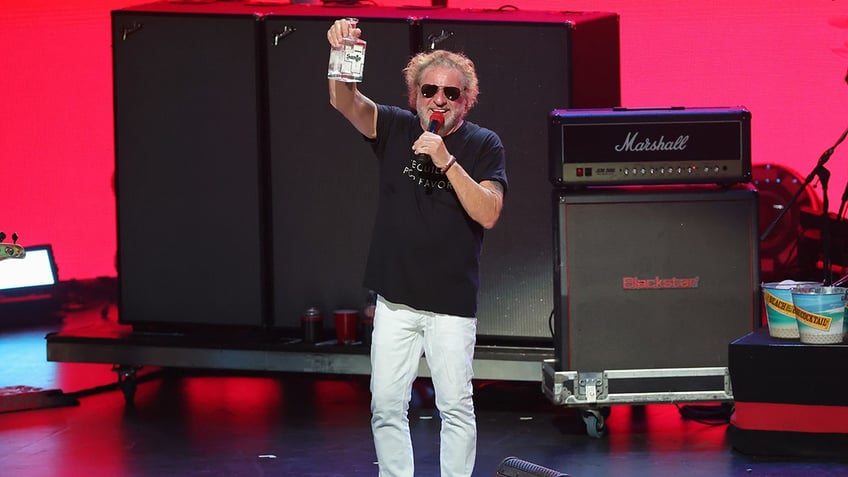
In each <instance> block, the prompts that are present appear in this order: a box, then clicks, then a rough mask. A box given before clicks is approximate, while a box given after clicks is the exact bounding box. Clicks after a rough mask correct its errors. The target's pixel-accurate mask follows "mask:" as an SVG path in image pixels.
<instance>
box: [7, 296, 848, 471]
mask: <svg viewBox="0 0 848 477" xmlns="http://www.w3.org/2000/svg"><path fill="white" fill-rule="evenodd" d="M100 312H101V307H97V306H93V307H90V308H87V309H80V310H75V311H73V312H70V313H67V314H66V315H65V316H64V318H62V319H61V321H58V320H57V322H55V323H41V324H38V325H35V324H33V325H32V326H25V327H20V326H19V327H16V328H8V329H1V330H0V356H2V357H3V360H2V364H0V390H2V393H0V409H2V408H3V404H4V402H5V403H7V404H8V403H10V402H11V403H14V404H15V405H16V406H18V407H23V408H26V407H27V406H26V405H25V404H29V405H30V407H29V408H27V409H19V410H15V411H6V412H0V469H2V474H3V475H27V476H31V477H40V476H63V477H64V476H78V475H79V476H82V475H85V476H110V477H122V476H138V477H154V476H155V477H162V476H171V475H173V476H177V475H178V476H193V475H197V476H200V475H204V476H207V475H210V476H235V475H244V476H252V475H256V476H260V475H297V476H299V477H306V476H321V477H333V476H345V477H348V476H374V475H376V472H377V471H376V466H375V464H374V461H375V457H374V451H373V447H372V445H371V435H370V429H369V424H368V421H369V412H368V399H369V393H368V377H367V375H338V374H324V373H295V372H288V371H245V370H206V369H193V368H159V367H144V368H142V369H141V370H139V371H138V385H137V391H136V393H135V396H134V400H133V403H134V406H133V407H132V408H127V407H126V406H125V399H124V397H123V395H122V393H121V391H120V389H119V388H118V386H117V385H116V373H115V371H113V370H112V365H111V364H105V363H103V364H99V363H68V362H49V361H47V359H46V339H45V338H46V336H47V335H48V334H50V333H55V332H67V331H68V330H75V329H79V328H81V327H87V326H94V325H96V324H97V323H98V322H100V321H101V320H104V319H106V320H109V319H112V318H111V317H109V316H108V314H107V317H106V318H103V317H101V313H100ZM476 384H477V386H476V390H475V402H476V405H477V414H478V428H479V442H478V456H477V467H476V470H475V473H474V476H475V477H478V476H479V477H484V476H492V475H494V473H495V469H496V468H497V466H498V464H499V463H500V462H501V461H502V460H503V459H504V458H506V457H509V456H516V457H518V458H520V459H522V460H525V461H528V462H532V463H534V464H537V465H541V466H543V467H547V468H549V469H553V470H556V471H559V472H562V473H568V474H570V475H572V476H574V477H577V476H604V475H615V476H621V475H627V476H649V475H650V476H656V475H684V474H685V475H687V477H695V476H711V477H713V476H717V475H721V476H730V475H754V476H766V475H768V476H778V475H779V476H791V475H803V476H805V477H815V476H826V475H845V474H846V473H848V462H821V461H818V462H814V461H805V460H803V459H765V458H758V457H754V456H746V455H742V454H739V453H737V452H735V451H733V450H732V449H731V447H730V444H729V442H728V438H727V429H728V427H727V425H726V424H715V423H703V422H698V421H696V420H693V419H684V418H683V417H682V416H681V413H680V410H679V409H678V407H676V406H675V405H669V404H662V405H646V406H629V405H621V406H613V408H612V412H611V415H610V417H609V419H608V421H607V426H608V433H607V435H606V436H604V437H602V438H593V437H589V436H587V435H586V429H585V425H584V423H583V421H582V420H581V419H580V417H579V415H578V412H577V411H576V410H574V409H571V408H564V407H562V406H556V405H553V404H551V403H550V402H548V401H547V399H546V398H545V397H544V396H543V395H542V393H541V390H540V384H539V383H538V382H536V383H534V382H525V381H520V382H516V381H503V380H485V379H481V380H478V381H477V383H476ZM22 403H23V404H22ZM7 407H8V406H7ZM410 424H411V427H412V433H413V440H414V445H415V450H416V466H417V475H421V476H436V475H438V430H439V419H438V412H437V410H436V409H435V408H434V406H433V402H432V390H431V388H430V386H429V382H428V380H427V379H426V378H424V379H421V380H419V383H418V384H417V385H416V392H415V393H414V398H413V402H412V405H411V410H410Z"/></svg>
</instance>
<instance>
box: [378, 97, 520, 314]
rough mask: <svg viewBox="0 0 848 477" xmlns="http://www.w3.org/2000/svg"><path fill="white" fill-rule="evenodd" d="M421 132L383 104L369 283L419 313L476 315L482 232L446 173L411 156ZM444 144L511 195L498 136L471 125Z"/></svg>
mask: <svg viewBox="0 0 848 477" xmlns="http://www.w3.org/2000/svg"><path fill="white" fill-rule="evenodd" d="M421 133H422V130H421V124H420V122H419V120H418V117H417V116H416V115H414V114H412V113H411V112H409V111H408V110H405V109H401V108H397V107H393V106H384V105H378V110H377V137H376V139H374V140H373V142H372V147H373V149H374V152H375V154H376V155H377V158H378V161H379V192H378V197H379V205H378V208H377V216H376V219H375V222H374V231H373V234H372V239H371V248H370V251H369V255H368V265H367V268H366V271H365V286H366V287H368V288H370V289H372V290H375V291H376V292H377V293H379V294H380V295H382V296H384V297H385V298H386V299H387V300H389V301H392V302H395V303H402V304H405V305H408V306H411V307H413V308H416V309H419V310H427V311H432V312H436V313H445V314H451V315H458V316H468V317H473V316H476V313H477V290H478V288H479V281H480V280H479V275H480V271H479V270H480V251H481V248H482V241H483V227H482V226H481V225H480V224H478V223H477V222H475V221H474V220H472V219H471V218H470V217H469V216H468V214H467V213H466V212H465V210H464V209H463V208H462V205H461V204H460V202H459V199H458V198H457V196H456V192H455V191H454V190H453V186H452V185H451V184H450V181H448V179H447V177H446V176H445V175H444V174H442V172H441V170H439V168H438V167H435V166H434V165H433V164H432V162H429V161H427V162H422V161H421V160H419V158H418V157H416V155H415V154H414V153H413V152H412V143H413V142H415V140H416V139H417V138H418V136H420V135H421ZM444 143H445V145H446V147H447V149H448V151H450V153H451V154H453V155H454V156H455V157H456V160H457V163H458V164H460V165H461V166H462V167H463V169H465V171H466V172H467V173H468V174H469V175H470V176H471V177H472V178H473V179H474V180H476V181H477V182H480V181H483V180H494V181H498V182H500V183H502V184H503V186H504V190H506V187H507V178H506V159H505V154H504V148H503V145H502V144H501V141H500V138H498V136H497V135H496V134H495V133H494V132H492V131H490V130H488V129H485V128H482V127H480V126H478V125H476V124H474V123H471V122H468V121H465V122H464V123H463V124H462V126H461V127H460V128H459V129H458V130H456V131H454V132H453V133H451V134H450V135H448V136H447V137H445V138H444Z"/></svg>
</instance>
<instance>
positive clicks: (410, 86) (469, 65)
mask: <svg viewBox="0 0 848 477" xmlns="http://www.w3.org/2000/svg"><path fill="white" fill-rule="evenodd" d="M433 66H442V67H445V68H453V69H455V70H457V71H459V72H460V73H462V77H463V81H462V83H463V84H462V90H463V91H462V94H463V95H464V96H465V109H466V111H468V110H470V109H471V108H472V107H474V105H475V104H477V95H478V94H480V85H479V83H478V81H477V71H476V70H475V68H474V62H473V61H471V60H470V59H469V58H468V57H467V56H465V55H463V54H462V53H454V52H452V51H447V50H433V51H428V52H424V53H418V54H417V55H415V56H413V57H412V58H411V59H410V60H409V63H407V65H406V68H404V69H403V73H404V77H405V78H406V88H407V94H408V95H409V106H410V107H411V108H412V109H415V106H416V99H417V97H418V88H419V87H420V82H421V76H423V75H424V72H425V71H427V69H429V68H430V67H433Z"/></svg>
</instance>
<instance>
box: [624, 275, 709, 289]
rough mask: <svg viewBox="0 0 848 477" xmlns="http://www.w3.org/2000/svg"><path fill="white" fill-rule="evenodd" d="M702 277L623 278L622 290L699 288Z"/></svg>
mask: <svg viewBox="0 0 848 477" xmlns="http://www.w3.org/2000/svg"><path fill="white" fill-rule="evenodd" d="M700 281H701V277H691V278H678V277H671V278H663V277H654V278H639V277H622V279H621V288H623V289H625V290H660V289H667V288H678V289H679V288H698V283H699V282H700Z"/></svg>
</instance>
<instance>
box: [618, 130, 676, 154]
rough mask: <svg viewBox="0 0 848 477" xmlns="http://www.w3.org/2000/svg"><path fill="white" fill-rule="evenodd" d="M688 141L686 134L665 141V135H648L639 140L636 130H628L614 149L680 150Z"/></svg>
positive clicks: (626, 150)
mask: <svg viewBox="0 0 848 477" xmlns="http://www.w3.org/2000/svg"><path fill="white" fill-rule="evenodd" d="M637 141H638V142H637ZM688 141H689V136H688V135H687V136H683V135H680V136H678V138H677V139H675V140H674V141H666V140H665V136H660V138H659V139H651V138H649V137H648V138H645V139H642V140H639V133H638V132H629V133H627V138H626V139H625V140H624V142H623V143H621V144H619V145H618V146H615V148H614V149H615V150H616V152H650V151H682V150H684V149H686V143H687V142H688Z"/></svg>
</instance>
